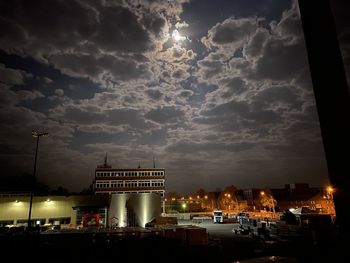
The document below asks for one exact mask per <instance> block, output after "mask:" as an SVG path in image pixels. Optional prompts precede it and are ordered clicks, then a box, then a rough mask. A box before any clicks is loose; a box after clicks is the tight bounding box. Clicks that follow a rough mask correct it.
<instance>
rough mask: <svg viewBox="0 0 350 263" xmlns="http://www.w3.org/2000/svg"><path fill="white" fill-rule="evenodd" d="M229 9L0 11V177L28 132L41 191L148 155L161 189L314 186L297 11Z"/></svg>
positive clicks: (48, 6)
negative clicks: (161, 177) (163, 174)
mask: <svg viewBox="0 0 350 263" xmlns="http://www.w3.org/2000/svg"><path fill="white" fill-rule="evenodd" d="M229 2H230V1H228V2H227V1H226V2H225V1H224V2H220V1H219V2H218V3H217V5H219V7H220V8H221V12H220V13H216V12H210V10H207V9H208V8H209V7H208V6H205V5H204V4H203V3H201V2H200V1H197V2H190V1H185V0H176V1H160V0H159V1H158V0H157V1H140V0H128V1H78V0H73V1H58V0H52V1H44V0H40V1H35V2H31V1H25V0H20V1H3V2H2V3H1V4H0V30H1V32H3V34H2V35H1V36H0V58H1V60H0V102H1V103H0V108H1V112H0V120H1V121H0V134H1V140H0V144H1V149H3V150H2V157H1V158H2V162H1V163H2V164H1V169H3V171H8V173H10V174H11V175H15V174H21V173H30V172H31V169H32V161H33V160H32V159H33V153H34V141H33V139H32V138H31V135H30V133H31V130H32V129H37V130H43V131H48V132H49V134H50V136H49V137H48V138H45V139H43V140H41V142H40V147H41V148H40V157H39V158H40V160H39V167H38V176H39V178H40V179H41V180H43V181H46V182H47V183H49V184H50V185H51V186H52V187H57V186H58V185H63V186H64V187H67V188H69V189H71V190H75V191H79V190H81V189H83V188H85V187H87V186H88V185H89V184H90V183H91V180H92V178H93V176H94V169H95V167H96V165H97V164H100V163H101V162H102V161H103V157H104V156H105V153H106V152H107V153H108V156H109V162H110V163H111V164H112V165H113V166H117V167H124V168H125V167H137V165H138V163H139V162H141V164H142V166H143V167H147V166H148V167H151V166H152V157H150V156H153V155H154V156H156V159H157V166H159V167H164V168H165V169H166V171H167V184H166V185H167V191H178V192H189V191H195V190H196V188H205V189H207V190H215V189H216V188H223V187H225V186H226V185H236V186H237V187H239V188H245V187H265V186H271V187H278V186H281V185H283V184H285V183H295V182H300V181H302V182H304V181H307V182H309V183H311V184H319V183H320V182H325V181H327V180H328V179H327V169H326V165H325V159H324V153H323V148H322V142H321V135H320V129H319V124H318V120H317V118H318V117H317V113H316V109H315V102H314V97H313V92H312V85H311V81H310V74H309V71H308V63H307V56H306V51H305V46H304V38H303V33H302V29H301V23H300V18H299V14H298V7H297V4H296V1H291V2H290V1H285V3H283V4H281V3H279V5H281V6H283V8H280V9H273V8H272V9H271V10H270V9H269V8H268V6H269V5H271V4H273V3H272V2H271V1H267V2H266V1H263V2H264V3H262V4H261V5H257V8H258V9H257V10H256V11H254V12H248V13H247V12H245V13H243V12H242V13H241V12H240V11H239V10H236V11H230V12H228V10H232V8H229V6H227V5H230V4H231V3H229ZM215 4H216V2H215ZM195 5H203V6H202V8H195V9H196V12H193V9H194V7H195ZM241 5H242V6H245V5H246V3H245V2H244V1H241ZM263 6H264V7H263ZM244 10H245V9H244ZM281 10H282V11H281ZM201 12H204V13H205V14H210V16H207V17H205V16H203V14H202V13H201ZM14 167H15V168H14Z"/></svg>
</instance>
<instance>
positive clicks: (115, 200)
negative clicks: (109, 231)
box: [108, 193, 161, 227]
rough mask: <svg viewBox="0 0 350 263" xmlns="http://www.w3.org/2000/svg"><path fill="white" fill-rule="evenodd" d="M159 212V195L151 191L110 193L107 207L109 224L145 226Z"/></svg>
mask: <svg viewBox="0 0 350 263" xmlns="http://www.w3.org/2000/svg"><path fill="white" fill-rule="evenodd" d="M160 214H161V201H160V195H158V194H153V193H138V194H112V197H111V203H110V207H109V222H108V224H109V226H110V227H126V226H140V227H145V225H146V223H148V222H150V221H152V220H153V219H155V218H156V217H157V216H160Z"/></svg>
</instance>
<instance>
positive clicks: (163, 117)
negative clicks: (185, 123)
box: [145, 106, 184, 124]
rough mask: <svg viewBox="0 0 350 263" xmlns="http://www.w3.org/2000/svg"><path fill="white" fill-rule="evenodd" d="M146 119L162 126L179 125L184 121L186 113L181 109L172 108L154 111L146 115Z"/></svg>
mask: <svg viewBox="0 0 350 263" xmlns="http://www.w3.org/2000/svg"><path fill="white" fill-rule="evenodd" d="M145 117H146V118H147V119H150V120H152V121H155V122H158V123H162V124H166V123H177V122H179V121H181V120H183V117H184V113H183V112H182V111H181V110H180V109H177V108H175V107H172V106H170V107H162V108H156V109H152V110H150V111H149V112H148V113H146V114H145Z"/></svg>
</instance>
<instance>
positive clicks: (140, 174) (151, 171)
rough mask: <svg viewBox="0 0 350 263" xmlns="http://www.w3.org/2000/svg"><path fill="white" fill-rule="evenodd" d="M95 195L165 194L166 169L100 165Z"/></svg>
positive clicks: (96, 170) (97, 170)
mask: <svg viewBox="0 0 350 263" xmlns="http://www.w3.org/2000/svg"><path fill="white" fill-rule="evenodd" d="M94 192H95V194H124V193H136V194H137V193H157V194H160V196H161V197H164V194H165V169H162V168H141V167H139V168H135V169H130V168H129V169H121V168H118V169H116V168H112V166H111V165H107V163H106V162H105V164H104V165H99V166H97V168H96V169H95V181H94Z"/></svg>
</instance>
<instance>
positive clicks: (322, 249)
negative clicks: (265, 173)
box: [0, 226, 346, 263]
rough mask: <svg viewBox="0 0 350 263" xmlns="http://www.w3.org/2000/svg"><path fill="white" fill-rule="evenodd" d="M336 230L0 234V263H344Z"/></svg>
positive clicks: (168, 229) (179, 228) (169, 229)
mask: <svg viewBox="0 0 350 263" xmlns="http://www.w3.org/2000/svg"><path fill="white" fill-rule="evenodd" d="M33 230H35V229H33ZM337 231H338V230H337V228H329V229H314V230H313V231H310V229H301V230H300V231H298V233H289V234H288V237H287V236H282V235H281V236H280V237H278V238H264V237H260V238H256V237H251V236H248V235H235V234H232V235H226V236H220V235H218V236H217V235H207V231H206V229H205V228H200V227H196V226H163V227H152V228H117V229H94V228H86V229H81V230H60V231H51V230H50V231H44V232H41V233H40V232H35V231H32V232H17V233H16V232H7V233H1V235H0V247H1V262H48V263H50V262H186V263H187V262H191V263H193V262H215V263H220V262H223V263H226V262H234V261H237V260H240V261H242V260H245V259H251V258H258V257H265V256H272V255H273V256H279V257H285V258H288V259H290V260H291V261H283V262H344V258H341V257H340V254H339V250H340V249H341V248H342V244H340V243H339V242H338V241H337V240H339V239H337V235H338V234H339V233H338V232H337ZM345 260H346V259H345ZM243 262H244V261H243ZM252 262H254V261H252ZM255 262H273V261H255ZM274 262H279V261H274Z"/></svg>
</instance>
